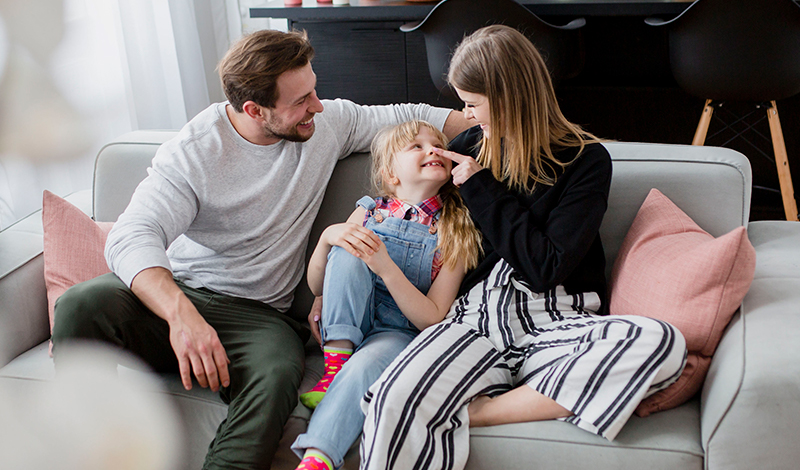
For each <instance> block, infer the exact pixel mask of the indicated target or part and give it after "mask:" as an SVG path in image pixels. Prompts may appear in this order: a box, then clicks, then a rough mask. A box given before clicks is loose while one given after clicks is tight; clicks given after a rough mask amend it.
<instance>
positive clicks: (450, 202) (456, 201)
mask: <svg viewBox="0 0 800 470" xmlns="http://www.w3.org/2000/svg"><path fill="white" fill-rule="evenodd" d="M439 195H440V196H441V198H442V215H441V217H439V222H438V224H437V227H438V233H439V243H438V248H439V251H440V252H441V253H442V260H443V262H444V264H446V265H448V266H455V264H456V263H457V262H458V260H459V259H462V260H464V267H465V268H466V269H468V270H469V269H472V268H474V267H476V266H477V265H478V260H479V259H480V257H481V255H482V254H483V248H482V247H481V233H480V232H479V231H478V229H477V228H476V227H475V224H474V223H473V222H472V217H471V216H470V215H469V209H467V206H465V205H464V200H463V199H461V194H459V192H458V189H457V188H456V186H455V185H454V184H453V183H452V182H448V183H446V184H445V185H444V186H442V189H440V190H439Z"/></svg>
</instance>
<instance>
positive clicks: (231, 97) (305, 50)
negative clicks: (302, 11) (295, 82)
mask: <svg viewBox="0 0 800 470" xmlns="http://www.w3.org/2000/svg"><path fill="white" fill-rule="evenodd" d="M313 57H314V48H313V47H311V43H310V42H309V41H308V35H307V34H306V32H305V31H292V32H289V33H284V32H281V31H274V30H261V31H256V32H255V33H252V34H249V35H247V36H245V37H243V38H242V39H240V40H239V41H238V42H237V43H236V44H234V45H233V46H232V47H231V48H230V50H229V51H228V52H227V53H226V54H225V57H223V58H222V61H221V62H220V63H219V77H220V79H221V80H222V88H223V89H224V90H225V96H226V97H227V98H228V101H229V102H230V104H231V106H233V109H235V110H236V112H239V113H241V112H242V110H243V106H244V103H245V102H246V101H253V102H255V103H256V104H258V105H260V106H264V107H267V108H274V107H275V102H276V101H277V100H278V87H277V80H278V77H279V76H280V75H281V74H282V73H283V72H286V71H288V70H294V69H297V68H300V67H303V66H305V65H306V64H308V63H309V62H310V61H311V59H312V58H313Z"/></svg>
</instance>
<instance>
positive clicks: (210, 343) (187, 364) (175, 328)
mask: <svg viewBox="0 0 800 470" xmlns="http://www.w3.org/2000/svg"><path fill="white" fill-rule="evenodd" d="M186 300H187V302H188V299H186ZM189 306H191V309H189V308H188V307H186V310H185V311H183V312H181V313H180V314H178V315H177V318H176V319H175V320H173V321H171V322H169V342H170V344H171V345H172V349H173V350H174V351H175V356H176V357H177V358H178V365H179V367H180V373H181V382H183V386H184V388H186V390H191V388H192V375H191V374H192V372H194V376H195V378H197V382H198V383H199V384H200V386H201V387H203V388H207V387H210V388H211V390H212V391H214V392H216V391H217V390H219V386H220V384H222V386H223V387H227V386H228V385H230V375H229V374H228V364H230V360H229V359H228V355H227V354H226V353H225V348H223V347H222V343H221V342H220V341H219V338H218V337H217V332H216V330H214V328H213V327H211V325H209V324H208V323H207V322H206V321H205V319H204V318H203V317H202V316H201V315H200V313H199V312H198V311H197V309H195V308H194V305H192V303H191V302H189Z"/></svg>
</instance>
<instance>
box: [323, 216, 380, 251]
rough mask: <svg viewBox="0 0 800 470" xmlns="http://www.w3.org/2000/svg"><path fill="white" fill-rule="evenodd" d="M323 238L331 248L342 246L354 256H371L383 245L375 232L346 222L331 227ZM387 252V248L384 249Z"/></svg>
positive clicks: (326, 230) (324, 233)
mask: <svg viewBox="0 0 800 470" xmlns="http://www.w3.org/2000/svg"><path fill="white" fill-rule="evenodd" d="M321 238H322V239H323V240H325V242H326V243H327V244H328V245H330V246H340V247H342V248H344V249H345V250H347V252H348V253H350V254H351V255H353V256H357V257H359V258H360V257H361V254H362V253H363V254H365V255H371V254H373V253H375V252H376V251H378V248H379V247H380V246H381V245H382V243H381V239H380V238H378V236H377V235H375V232H373V231H372V230H370V229H368V228H365V227H363V226H361V225H359V224H354V223H350V222H345V223H342V224H334V225H331V226H329V227H328V228H326V229H325V231H324V232H322V235H321ZM384 250H385V248H384Z"/></svg>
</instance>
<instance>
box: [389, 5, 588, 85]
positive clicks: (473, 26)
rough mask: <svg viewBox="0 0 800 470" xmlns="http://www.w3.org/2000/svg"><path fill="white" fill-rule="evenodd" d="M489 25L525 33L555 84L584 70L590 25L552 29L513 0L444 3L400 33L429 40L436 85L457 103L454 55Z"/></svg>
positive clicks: (580, 21)
mask: <svg viewBox="0 0 800 470" xmlns="http://www.w3.org/2000/svg"><path fill="white" fill-rule="evenodd" d="M490 24H505V25H507V26H511V27H513V28H516V29H517V30H519V31H520V32H522V33H523V34H525V35H526V36H527V37H528V39H530V40H531V42H533V44H534V45H536V48H537V49H538V50H539V52H540V53H541V54H542V57H543V58H544V60H545V63H546V64H547V68H548V70H549V71H550V74H551V77H552V79H553V82H554V83H557V82H558V81H560V80H563V79H567V78H572V77H574V76H576V75H578V73H580V71H581V69H582V68H583V62H584V56H583V42H582V37H581V34H580V31H579V29H580V28H581V27H582V26H583V25H585V24H586V20H584V19H583V18H579V19H576V20H573V21H571V22H570V23H568V24H567V25H565V26H554V25H551V24H549V23H546V22H544V21H542V20H541V19H540V18H539V17H538V16H536V15H534V14H533V13H532V12H531V11H530V10H528V9H527V8H525V7H524V6H522V5H520V4H519V3H517V2H515V1H514V0H442V1H441V2H439V3H438V4H437V5H436V6H434V7H433V9H432V10H431V11H430V12H429V13H428V16H426V17H425V19H423V20H422V21H418V22H415V23H409V24H406V25H403V26H401V27H400V30H401V31H403V32H406V33H408V32H412V31H417V30H419V31H421V32H422V33H423V34H424V35H425V50H426V51H427V53H428V69H429V71H430V74H431V79H432V80H433V84H434V85H435V86H436V88H437V89H438V90H439V91H440V92H442V93H443V94H446V95H447V96H449V97H451V98H456V96H455V94H454V93H453V91H452V90H450V88H449V87H448V86H447V80H446V77H447V70H448V67H449V65H450V57H451V56H452V54H453V50H454V49H455V46H456V45H457V44H458V43H459V42H460V41H461V40H462V39H463V38H464V36H467V35H468V34H470V33H472V32H474V31H475V30H478V29H480V28H482V27H484V26H488V25H490Z"/></svg>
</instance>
